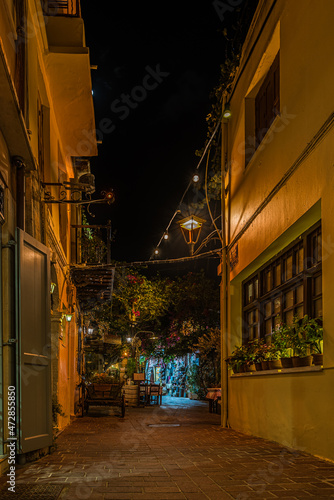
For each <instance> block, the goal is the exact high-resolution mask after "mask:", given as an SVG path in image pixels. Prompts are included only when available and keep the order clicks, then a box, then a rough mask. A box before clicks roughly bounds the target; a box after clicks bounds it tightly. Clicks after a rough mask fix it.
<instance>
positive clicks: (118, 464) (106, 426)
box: [0, 397, 334, 500]
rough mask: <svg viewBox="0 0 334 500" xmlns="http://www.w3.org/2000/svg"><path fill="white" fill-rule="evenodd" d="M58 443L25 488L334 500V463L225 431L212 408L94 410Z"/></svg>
mask: <svg viewBox="0 0 334 500" xmlns="http://www.w3.org/2000/svg"><path fill="white" fill-rule="evenodd" d="M57 442H58V448H57V450H56V452H54V453H53V454H52V455H49V456H45V457H43V458H42V459H40V460H39V461H38V462H34V463H31V464H27V465H25V466H23V467H20V468H18V470H17V484H18V485H21V484H25V485H27V484H31V483H34V484H48V485H50V484H51V485H54V484H61V485H63V489H62V491H61V493H60V496H59V499H62V500H63V499H89V500H95V499H99V500H108V499H110V500H111V499H115V500H116V499H120V500H121V499H122V500H125V499H128V500H139V499H142V500H150V499H154V500H163V499H173V500H174V499H175V500H176V499H180V500H181V499H193V500H202V499H208V498H209V499H212V500H218V499H219V500H225V499H237V500H247V499H257V498H262V499H263V498H267V499H277V498H283V499H285V500H296V499H305V500H311V499H317V500H322V499H328V498H334V464H332V463H329V462H326V461H323V460H319V459H316V458H314V457H312V456H310V455H307V454H305V453H302V452H297V451H293V450H288V449H285V448H283V447H282V446H279V445H277V444H275V443H272V442H269V441H266V440H263V439H259V438H254V437H250V436H246V435H244V434H240V433H238V432H235V431H233V430H231V429H223V428H221V427H220V416H218V415H216V414H210V413H209V411H208V405H207V403H205V402H197V401H190V400H188V399H184V398H167V397H164V398H163V404H162V406H160V407H157V406H154V407H146V408H128V409H127V413H126V417H125V418H124V419H121V418H119V417H118V416H116V415H115V414H114V412H113V410H105V409H94V408H92V409H91V410H90V413H89V416H85V417H83V418H79V419H77V420H75V421H74V422H73V423H72V424H71V425H70V426H69V427H68V428H66V429H65V431H64V432H63V433H62V434H61V435H60V436H59V438H58V440H57ZM4 481H5V479H4V478H1V480H0V486H1V485H3V484H4ZM13 496H16V495H15V494H13ZM21 498H24V495H23V496H21ZM29 498H30V497H29ZM38 498H40V497H38Z"/></svg>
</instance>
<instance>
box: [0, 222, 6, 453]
mask: <svg viewBox="0 0 334 500" xmlns="http://www.w3.org/2000/svg"><path fill="white" fill-rule="evenodd" d="M2 314H3V308H2V228H1V227H0V345H1V350H0V377H1V389H2V390H1V393H2V394H5V390H4V379H3V375H4V373H3V355H4V352H3V347H2V346H3V321H2ZM4 404H5V399H4V398H2V399H1V400H0V411H1V414H2V415H4ZM4 431H5V422H4V418H2V419H1V429H0V437H1V447H0V458H4V457H5V449H4V439H5V433H4Z"/></svg>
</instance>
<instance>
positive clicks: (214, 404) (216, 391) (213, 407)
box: [205, 387, 221, 413]
mask: <svg viewBox="0 0 334 500" xmlns="http://www.w3.org/2000/svg"><path fill="white" fill-rule="evenodd" d="M205 397H206V399H208V400H209V412H210V413H218V401H219V400H220V399H221V388H220V387H210V388H209V387H208V393H207V395H206V396H205Z"/></svg>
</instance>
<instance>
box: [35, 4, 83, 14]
mask: <svg viewBox="0 0 334 500" xmlns="http://www.w3.org/2000/svg"><path fill="white" fill-rule="evenodd" d="M42 7H43V12H44V14H45V15H46V16H66V17H81V8H80V0H42Z"/></svg>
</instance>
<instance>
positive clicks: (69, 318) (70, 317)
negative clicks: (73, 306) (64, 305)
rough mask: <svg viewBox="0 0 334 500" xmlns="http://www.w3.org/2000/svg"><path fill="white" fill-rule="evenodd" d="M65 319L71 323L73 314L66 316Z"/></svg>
mask: <svg viewBox="0 0 334 500" xmlns="http://www.w3.org/2000/svg"><path fill="white" fill-rule="evenodd" d="M65 319H66V321H67V322H68V323H69V322H70V321H71V319H72V314H65Z"/></svg>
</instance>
